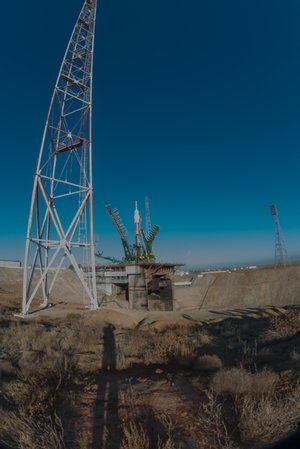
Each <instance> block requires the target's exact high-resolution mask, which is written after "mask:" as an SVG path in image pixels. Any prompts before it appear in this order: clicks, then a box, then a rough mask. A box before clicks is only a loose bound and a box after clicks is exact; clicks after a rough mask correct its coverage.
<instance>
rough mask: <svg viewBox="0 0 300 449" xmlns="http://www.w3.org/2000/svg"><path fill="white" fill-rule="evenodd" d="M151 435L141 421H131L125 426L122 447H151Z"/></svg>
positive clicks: (125, 448) (126, 448) (135, 448)
mask: <svg viewBox="0 0 300 449" xmlns="http://www.w3.org/2000/svg"><path fill="white" fill-rule="evenodd" d="M149 445H150V442H149V436H148V434H147V431H146V430H145V429H144V428H143V426H142V425H141V424H140V423H137V422H135V421H130V422H129V424H127V425H126V426H125V427H124V428H123V439H122V442H121V446H120V449H149Z"/></svg>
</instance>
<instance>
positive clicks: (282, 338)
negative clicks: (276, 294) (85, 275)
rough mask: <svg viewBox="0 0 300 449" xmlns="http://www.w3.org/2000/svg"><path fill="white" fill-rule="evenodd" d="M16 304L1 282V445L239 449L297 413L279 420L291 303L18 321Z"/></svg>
mask: <svg viewBox="0 0 300 449" xmlns="http://www.w3.org/2000/svg"><path fill="white" fill-rule="evenodd" d="M20 299H21V298H20V295H19V294H16V292H14V290H13V289H12V288H11V287H8V286H7V285H5V284H4V283H2V284H0V323H1V327H0V342H1V343H0V385H1V387H0V399H1V401H0V402H1V406H0V419H1V420H2V422H3V423H4V424H3V425H2V429H1V428H0V442H2V444H5V445H6V446H4V447H7V448H9V447H16V444H18V446H17V447H19V448H20V449H28V448H29V447H30V449H35V448H36V449H37V448H38V447H45V449H48V448H49V449H50V448H51V449H54V448H55V449H60V448H67V449H129V448H130V449H209V448H212V447H214V448H220V449H221V448H222V449H230V448H232V449H233V448H237V449H248V448H250V447H251V448H252V447H258V448H259V447H265V445H266V444H268V443H270V442H272V441H275V440H277V439H278V438H280V437H282V436H283V435H285V434H286V433H287V432H289V431H290V430H292V429H294V428H296V427H297V426H298V424H299V421H300V407H298V406H297V407H294V409H295V410H294V409H293V410H294V414H293V415H292V416H290V411H289V412H287V410H291V405H290V404H295V403H299V404H300V386H299V385H300V314H299V310H298V308H297V307H296V306H293V307H271V306H269V307H263V308H257V307H256V308H243V309H241V308H235V309H234V308H224V309H220V308H219V309H217V310H209V311H208V310H206V311H205V310H195V309H192V310H184V311H177V312H146V313H145V312H138V311H135V312H131V311H126V310H111V309H102V310H97V311H92V312H91V311H89V310H87V309H86V308H85V307H84V306H83V305H79V304H67V303H65V302H62V301H61V302H59V303H57V304H55V305H54V306H53V307H51V308H49V309H46V310H43V311H40V312H38V313H36V314H32V315H29V316H28V318H26V319H20V318H18V317H16V316H15V313H17V312H19V310H20ZM36 306H38V304H36ZM226 385H227V386H226ZM251 404H254V405H253V406H252V405H251ZM266 410H268V411H269V412H270V410H271V412H270V413H269V415H270V416H269V415H268V414H267V413H266ZM276 410H277V411H278V410H279V412H280V416H279V417H278V413H277V412H276V413H277V415H276V413H275V411H276ZM24 413H26V419H25V418H24ZM259 413H261V415H260V414H259ZM12 416H13V419H14V423H16V422H17V423H19V424H18V426H17V427H18V429H19V428H21V429H25V430H23V434H22V435H23V436H22V435H21V434H20V433H19V431H16V430H14V431H12V429H14V428H15V427H14V426H11V424H10V419H11V417H12ZM262 416H264V417H265V418H264V420H265V421H264V420H263V419H262ZM266 416H269V417H268V419H269V421H268V420H267V418H266ZM31 418H32V420H33V421H34V424H33V423H32V422H31V421H30V419H31ZM258 419H259V420H260V422H261V427H262V429H263V431H262V433H259V432H256V433H255V432H254V431H253V420H258ZM49 420H51V423H52V424H51V425H52V428H51V429H52V430H51V432H52V433H49V432H50V431H49ZM57 420H58V421H57ZM57 422H59V424H57ZM251 422H252V425H251ZM280 422H281V425H279V423H280ZM36 423H38V426H39V427H38V429H37V428H36V427H37V424H36ZM53 423H54V424H53ZM22 426H23V427H22ZM47 426H48V427H47ZM254 427H255V426H254ZM273 428H275V429H276V432H275V431H270V429H273ZM41 429H42V430H43V432H42V433H43V434H47V435H48V437H47V439H48V441H47V443H46V442H45V441H44V442H41V441H40V440H38V437H37V435H38V434H40V433H41ZM45 429H46V430H47V432H48V433H47V432H46V430H45ZM251 429H252V430H251ZM11 432H12V433H13V434H14V435H13V438H12V436H11V435H10V436H9V434H10V433H11ZM24 432H25V434H26V435H27V440H29V441H30V445H29V446H28V445H27V446H26V444H25V443H24ZM54 433H55V443H53V442H52V443H51V441H52V440H51V438H54V437H53V434H54ZM51 435H52V436H51ZM11 438H12V439H13V440H14V441H13V443H11ZM30 438H31V440H30ZM10 444H11V445H10ZM13 444H15V446H13Z"/></svg>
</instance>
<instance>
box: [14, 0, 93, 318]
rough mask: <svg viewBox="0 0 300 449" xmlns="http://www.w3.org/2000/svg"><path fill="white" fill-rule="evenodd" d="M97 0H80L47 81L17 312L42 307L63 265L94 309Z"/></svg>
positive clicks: (26, 311) (46, 302)
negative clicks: (50, 83)
mask: <svg viewBox="0 0 300 449" xmlns="http://www.w3.org/2000/svg"><path fill="white" fill-rule="evenodd" d="M96 7H97V0H85V2H84V4H83V7H82V10H81V12H80V15H79V18H78V20H77V22H76V24H75V27H74V30H73V33H72V35H71V38H70V41H69V44H68V47H67V50H66V53H65V56H64V60H63V63H62V66H61V68H60V71H59V74H58V78H57V81H56V84H55V88H54V92H53V96H52V100H51V103H50V108H49V112H48V116H47V121H46V125H45V129H44V134H43V139H42V144H41V148H40V153H39V158H38V163H37V168H36V172H35V177H34V184H33V191H32V199H31V206H30V213H29V220H28V229H27V239H26V248H25V260H24V282H23V305H22V314H23V315H25V314H27V313H28V311H29V308H30V305H31V303H32V301H33V299H34V298H35V297H36V295H37V294H39V292H41V296H42V298H43V302H42V306H47V305H48V300H49V296H50V294H51V291H52V288H53V286H54V284H55V282H56V279H57V276H58V274H59V272H60V271H61V269H62V268H63V267H64V266H65V265H66V264H70V265H72V266H73V269H74V271H75V273H76V274H77V276H78V278H79V280H80V282H81V285H82V287H83V290H84V292H85V294H86V295H87V297H88V299H89V302H90V306H91V308H93V309H95V308H97V292H96V276H95V256H94V225H93V182H92V78H93V56H94V34H95V20H96Z"/></svg>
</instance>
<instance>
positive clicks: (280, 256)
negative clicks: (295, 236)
mask: <svg viewBox="0 0 300 449" xmlns="http://www.w3.org/2000/svg"><path fill="white" fill-rule="evenodd" d="M270 212H271V215H272V217H273V219H274V223H275V265H285V264H286V263H287V251H286V248H285V242H284V238H283V234H282V231H281V227H280V223H279V217H278V210H277V206H276V204H272V205H271V206H270Z"/></svg>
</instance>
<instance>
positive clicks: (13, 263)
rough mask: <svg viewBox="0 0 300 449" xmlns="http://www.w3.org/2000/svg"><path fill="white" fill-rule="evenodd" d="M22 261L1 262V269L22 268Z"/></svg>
mask: <svg viewBox="0 0 300 449" xmlns="http://www.w3.org/2000/svg"><path fill="white" fill-rule="evenodd" d="M21 265H22V264H21V261H20V260H0V268H21Z"/></svg>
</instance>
